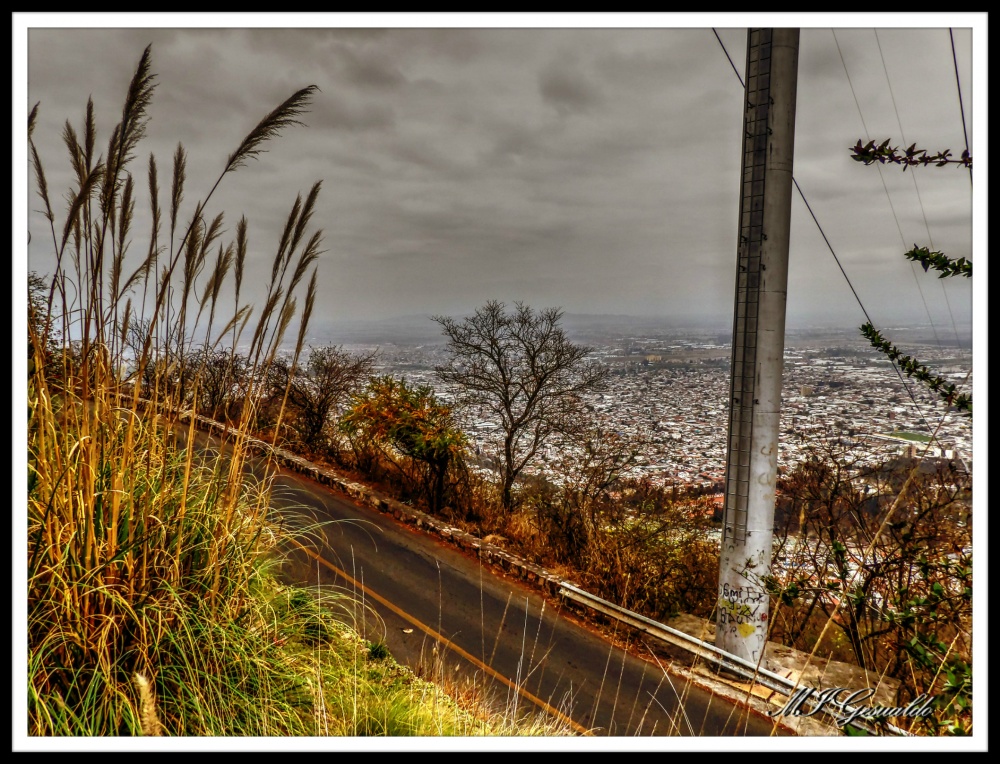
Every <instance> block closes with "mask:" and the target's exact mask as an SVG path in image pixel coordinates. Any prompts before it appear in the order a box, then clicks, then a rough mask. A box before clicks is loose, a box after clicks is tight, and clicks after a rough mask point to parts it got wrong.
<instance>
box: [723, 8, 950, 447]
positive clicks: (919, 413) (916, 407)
mask: <svg viewBox="0 0 1000 764" xmlns="http://www.w3.org/2000/svg"><path fill="white" fill-rule="evenodd" d="M712 32H713V33H714V34H715V39H717V40H718V41H719V45H721V46H722V50H723V52H724V53H725V54H726V58H728V59H729V63H730V65H732V67H733V71H734V72H735V74H736V78H737V79H738V80H739V81H740V86H741V87H743V88H744V89H746V86H745V85H744V84H743V78H742V77H740V73H739V71H737V69H736V65H735V64H733V59H732V57H730V55H729V51H728V50H726V46H725V44H724V43H723V42H722V39H721V38H720V37H719V33H718V32H716V31H715V28H714V27H713V28H712ZM834 40H835V41H836V34H834ZM837 50H838V51H839V50H840V45H839V44H838V45H837ZM841 61H842V62H843V56H841ZM844 69H845V71H846V69H847V67H846V65H845V67H844ZM848 82H850V77H848ZM851 92H852V93H853V92H854V89H853V87H852V88H851ZM855 103H857V96H855ZM860 111H861V110H860V107H859V108H858V112H859V114H860ZM861 121H862V124H863V123H864V117H862V120H861ZM867 130H868V128H867V126H865V132H866V133H867ZM792 183H793V184H795V189H796V190H797V191H798V192H799V196H800V197H801V198H802V201H803V203H804V204H805V205H806V209H807V210H809V214H810V216H812V219H813V223H815V224H816V228H817V229H818V230H819V233H820V236H822V237H823V241H824V242H826V246H827V248H828V249H829V250H830V254H831V255H833V259H834V261H835V262H836V263H837V267H838V268H840V272H841V274H842V275H843V276H844V280H845V281H846V282H847V286H848V287H850V289H851V292H852V294H853V295H854V299H855V300H857V302H858V306H859V307H860V308H861V312H862V313H864V316H865V319H866V320H867V321H868V323H869V324H871V325H872V326H874V325H875V323H874V322H873V321H872V320H871V317H870V316H869V315H868V311H867V310H866V309H865V306H864V303H863V302H861V297H860V296H859V295H858V292H857V290H856V289H855V288H854V284H853V283H851V279H850V277H848V275H847V271H845V270H844V266H843V265H842V264H841V262H840V258H839V257H837V253H836V252H835V251H834V249H833V245H832V244H830V240H829V239H828V238H827V235H826V232H825V231H824V230H823V226H821V225H820V223H819V219H818V218H817V217H816V213H814V212H813V209H812V206H811V205H810V204H809V200H808V199H806V195H805V194H804V193H803V191H802V188H801V186H799V182H798V181H797V180H796V179H795V176H794V175H793V176H792ZM886 193H887V194H888V191H887V192H886ZM890 206H891V202H890ZM894 214H895V213H894ZM897 225H898V222H897ZM904 246H905V244H904ZM889 363H890V364H892V368H893V369H894V370H895V372H896V376H897V377H899V381H900V384H902V385H903V389H904V390H905V391H906V394H907V395H908V396H909V398H910V401H911V402H912V403H913V408H914V410H915V411H916V415H917V417H918V418H919V419H920V420H921V421H922V423H923V424H924V426H925V427H926V428H927V429H928V430H930V424H929V422H928V421H927V418H926V417H925V416H924V415H923V412H922V411H921V410H920V405H919V404H918V403H917V399H916V396H914V394H913V390H912V389H911V388H910V386H909V385H907V384H906V380H905V379H904V378H903V373H902V372H901V371H900V369H899V367H898V366H897V365H896V362H895V361H893V360H892V359H889Z"/></svg>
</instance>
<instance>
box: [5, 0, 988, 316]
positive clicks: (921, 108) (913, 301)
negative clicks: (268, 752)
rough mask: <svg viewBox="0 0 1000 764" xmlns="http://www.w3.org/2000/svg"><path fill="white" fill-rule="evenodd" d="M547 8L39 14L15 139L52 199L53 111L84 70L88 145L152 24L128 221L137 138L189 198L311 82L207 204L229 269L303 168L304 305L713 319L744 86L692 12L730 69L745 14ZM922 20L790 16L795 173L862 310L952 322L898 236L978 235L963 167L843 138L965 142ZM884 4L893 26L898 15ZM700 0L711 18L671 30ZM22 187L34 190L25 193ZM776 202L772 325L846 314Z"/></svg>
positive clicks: (797, 207) (280, 215)
mask: <svg viewBox="0 0 1000 764" xmlns="http://www.w3.org/2000/svg"><path fill="white" fill-rule="evenodd" d="M186 18H188V17H168V18H167V19H166V22H167V23H169V22H170V21H171V19H175V20H176V19H186ZM219 18H221V19H222V20H223V23H225V21H226V20H227V19H229V20H230V23H231V24H232V26H233V27H240V26H242V25H245V24H247V23H260V21H259V19H257V20H255V19H243V18H241V17H238V16H234V17H226V16H222V17H216V19H219ZM265 18H266V17H265ZM385 18H386V21H385V22H384V23H387V24H390V25H391V24H392V18H393V17H391V16H389V17H385ZM444 18H447V19H450V20H451V23H454V19H452V18H451V17H444ZM518 18H519V22H518V23H521V24H525V23H533V22H532V20H531V18H530V17H529V18H524V17H518ZM546 18H547V19H548V20H551V19H552V18H553V17H551V16H548V17H546ZM555 18H557V19H558V18H565V27H564V28H544V29H542V28H534V29H527V28H521V29H515V28H455V29H444V28H433V29H432V28H424V29H421V28H409V29H404V28H394V29H387V28H380V29H349V28H344V25H345V24H351V23H357V22H358V19H356V18H355V17H352V16H350V15H348V16H345V17H324V18H323V19H322V20H320V21H318V22H316V23H318V24H322V25H323V26H324V27H326V28H293V29H274V28H258V29H247V28H230V29H190V28H189V29H177V28H166V27H160V28H142V29H139V28H104V29H85V28H65V29H46V28H38V27H37V26H33V27H32V28H31V29H30V30H29V31H28V34H27V62H28V77H27V84H28V98H27V103H28V104H30V105H33V104H34V103H36V102H40V104H41V106H40V117H39V121H38V124H37V127H36V129H35V133H34V137H35V141H36V145H37V146H38V149H39V152H40V154H41V157H42V161H43V163H44V166H45V170H46V174H47V176H48V181H49V186H50V188H51V189H52V196H53V197H54V198H55V199H57V200H58V199H59V198H60V197H61V196H62V195H63V191H64V190H66V189H68V188H69V186H70V182H71V177H70V175H69V173H68V168H69V165H68V162H67V161H66V151H65V148H64V147H63V144H62V140H61V134H62V129H63V124H64V122H65V121H66V120H67V119H69V120H70V122H71V124H73V125H74V127H75V128H76V129H77V131H78V132H81V133H82V125H83V115H84V111H85V106H86V102H87V97H88V95H89V96H92V97H93V99H94V102H95V106H96V112H97V116H98V131H99V139H98V145H99V146H100V147H106V145H107V138H108V135H109V133H110V130H111V128H112V126H113V125H114V124H115V122H117V120H118V119H119V118H120V113H121V104H122V101H123V97H124V94H125V91H126V88H127V85H128V82H129V79H130V78H131V76H132V73H133V71H134V69H135V65H136V63H137V62H138V60H139V57H140V55H141V53H142V51H143V48H144V47H145V46H146V45H147V44H150V43H152V64H153V71H154V72H155V73H156V74H157V89H156V92H155V94H154V98H153V104H152V107H151V109H150V115H151V122H150V124H149V129H148V135H147V138H146V140H145V141H144V143H143V144H142V145H141V146H140V149H139V151H138V153H137V159H136V161H135V163H134V164H133V165H132V172H133V173H135V175H136V180H137V181H138V183H137V185H138V187H139V188H140V189H142V192H141V195H140V197H139V199H140V200H139V203H138V205H137V207H138V208H139V215H137V217H138V219H139V220H140V221H144V220H145V219H146V218H145V210H146V208H147V206H148V201H147V194H146V191H145V188H146V178H145V173H146V170H145V166H146V161H147V159H148V155H149V154H150V153H153V154H155V156H156V158H157V161H158V164H159V167H160V176H161V180H160V183H161V204H165V203H166V199H167V196H168V193H169V173H170V166H171V155H172V153H173V150H174V148H175V146H176V145H177V143H178V142H181V143H183V145H184V147H185V148H186V150H187V152H188V181H187V186H186V194H185V198H186V207H185V212H186V215H188V216H189V215H190V213H191V210H192V209H193V206H194V203H195V201H196V200H197V199H199V198H202V197H203V196H204V195H205V193H207V190H208V189H209V188H210V186H211V184H212V183H213V182H214V180H215V177H216V176H217V175H218V173H219V171H220V170H221V167H222V165H223V163H224V161H225V159H226V156H227V155H228V154H229V153H230V152H232V151H233V149H234V148H235V147H236V146H237V145H238V143H239V141H240V140H241V139H242V137H243V136H244V135H245V134H246V133H247V132H248V131H249V130H250V129H251V128H252V127H253V126H254V124H255V123H256V122H257V121H258V120H259V119H260V118H261V117H262V116H263V115H264V114H266V113H267V112H268V111H270V110H271V109H272V108H274V107H275V106H276V105H277V104H279V103H280V102H281V101H283V100H284V99H285V98H287V97H288V96H289V95H290V94H291V93H293V92H294V91H295V90H297V89H299V88H301V87H304V86H306V85H310V84H315V85H317V86H318V87H319V88H320V91H321V92H319V93H318V94H317V95H316V96H315V99H314V103H313V105H312V107H311V109H310V112H309V113H308V114H307V115H306V116H305V118H304V121H305V122H306V123H307V126H306V127H295V128H291V129H288V130H287V131H286V132H285V133H284V134H283V135H282V136H281V137H280V138H278V139H277V140H275V141H273V142H272V143H270V144H269V145H268V147H267V148H268V152H267V153H265V154H262V155H261V157H260V159H259V161H255V162H251V163H250V164H249V165H248V166H247V167H245V168H243V169H241V170H239V171H238V172H237V173H236V174H235V175H229V176H227V178H226V179H225V180H224V181H223V184H222V186H221V187H220V190H219V192H218V193H217V194H216V195H215V196H214V197H213V200H212V203H211V205H210V207H209V210H208V213H209V215H210V216H214V215H215V214H216V213H217V212H220V211H225V213H226V223H227V234H226V238H227V240H228V239H230V238H232V237H233V236H234V229H235V224H236V222H237V221H238V219H239V217H240V216H241V215H246V217H247V218H248V220H249V223H250V243H251V255H250V263H249V265H248V267H249V268H250V273H251V275H250V277H249V278H248V282H249V283H250V284H252V285H255V286H259V285H261V284H263V283H264V282H265V280H266V278H267V273H268V271H269V269H270V264H271V261H272V258H273V254H274V251H275V247H276V243H277V239H278V236H279V233H280V227H281V225H282V223H283V221H284V219H285V217H286V216H287V214H288V210H289V208H290V206H291V204H292V202H293V200H294V199H295V196H296V194H298V193H302V194H305V193H307V192H308V190H309V188H310V187H311V186H312V184H313V183H314V182H316V181H317V180H321V181H322V182H323V190H322V192H321V194H320V198H319V203H318V207H317V212H316V214H315V216H314V218H313V221H314V223H315V225H316V226H318V227H322V228H323V230H324V249H325V253H324V255H323V256H322V258H321V261H320V268H319V279H320V284H321V287H322V289H321V295H322V300H321V305H319V306H318V307H317V314H318V315H319V316H322V317H324V318H327V319H330V320H342V319H350V318H352V317H354V318H365V319H370V318H379V317H390V316H404V315H430V314H442V313H447V314H460V313H463V312H468V311H471V310H472V309H474V308H475V307H476V306H478V305H481V304H483V303H484V302H485V301H487V300H489V299H500V300H504V301H507V302H512V301H515V300H523V301H525V302H527V303H529V304H531V305H533V306H536V307H546V306H553V305H554V306H560V307H562V308H563V309H565V310H566V311H567V312H571V313H616V314H633V315H647V316H648V315H665V316H673V317H678V318H691V319H697V320H700V319H705V320H708V321H712V322H717V323H720V324H723V325H725V324H728V323H729V322H731V315H732V309H733V308H732V304H733V283H734V271H735V259H736V241H737V212H738V204H739V200H738V188H739V181H740V176H739V162H740V148H741V146H740V137H741V129H742V128H741V119H742V110H743V96H742V89H741V86H740V84H739V82H738V80H737V77H736V74H735V73H734V71H733V67H732V66H731V65H730V63H729V61H728V60H727V58H726V54H725V52H724V50H723V48H722V46H721V45H720V44H719V42H718V40H717V39H716V37H715V35H714V34H713V32H712V28H711V25H713V24H714V25H716V27H717V31H718V33H719V36H720V37H721V39H722V42H723V43H724V44H725V46H726V48H727V49H728V52H729V55H730V56H731V57H732V60H733V61H734V63H735V65H736V68H737V69H738V70H739V72H740V74H741V75H742V74H743V70H744V67H745V46H746V28H745V26H743V27H740V26H737V24H738V23H743V24H746V23H747V21H748V20H747V19H745V18H742V17H730V16H726V15H725V14H722V15H714V16H712V17H707V18H702V19H700V20H699V19H698V17H689V16H677V17H673V16H658V17H654V19H656V20H657V22H656V23H657V24H659V25H662V26H661V28H648V21H647V20H646V17H641V18H640V17H636V22H637V23H636V25H635V27H634V28H617V29H616V28H591V29H585V28H571V27H573V25H574V24H578V23H583V22H584V21H586V20H587V19H588V18H590V21H592V20H593V19H592V17H575V16H572V15H570V16H566V17H555ZM608 18H609V20H610V19H612V18H614V19H615V20H616V23H621V22H622V19H623V17H622V16H614V17H610V16H609V17H608ZM624 18H627V17H624ZM886 18H887V17H884V16H883V17H879V18H878V20H879V21H881V22H883V23H884V22H886ZM936 18H939V22H938V23H940V26H939V27H937V28H926V29H922V28H913V26H912V24H913V23H914V20H913V19H912V18H911V17H905V16H900V17H888V20H889V22H890V25H889V26H884V25H880V26H879V27H878V28H877V30H876V29H874V28H873V26H872V24H873V20H872V19H867V18H866V17H864V16H849V17H844V18H843V19H842V20H843V25H842V26H841V28H837V29H831V28H829V27H826V28H803V29H802V33H801V42H800V52H799V75H798V76H799V79H798V105H797V119H796V137H795V165H794V174H795V177H796V179H797V180H798V182H799V184H800V185H801V187H802V189H803V191H804V192H805V194H806V197H807V198H808V200H809V202H810V204H811V205H812V206H813V209H814V211H815V213H816V214H817V216H818V217H819V220H820V223H821V224H822V225H823V227H824V230H825V232H826V234H827V236H828V238H829V240H830V243H831V244H832V246H833V248H834V249H835V251H836V252H837V254H838V255H839V257H840V259H841V262H842V263H843V265H844V267H845V268H846V270H847V273H848V275H849V276H850V277H851V279H852V280H853V282H854V285H855V288H856V289H857V291H858V293H859V295H860V297H861V299H862V301H863V302H864V303H865V307H866V308H867V309H868V312H869V314H870V315H871V316H872V318H873V320H874V321H875V322H876V324H878V325H880V326H886V327H888V326H891V325H893V324H898V323H900V322H904V321H905V322H913V321H921V322H924V323H926V322H927V321H928V311H929V314H930V316H931V318H932V319H933V321H934V323H935V324H936V325H937V326H939V327H943V328H944V331H949V332H950V331H951V329H950V327H951V322H952V316H953V317H954V320H955V321H956V322H957V324H958V325H959V326H961V325H967V324H968V323H969V321H970V320H971V303H972V300H971V285H970V283H969V281H967V280H964V279H962V280H959V279H951V280H948V281H940V280H938V279H936V278H934V277H933V276H931V275H925V274H923V273H922V272H920V271H919V270H918V268H917V266H914V265H911V264H910V263H908V262H907V261H905V260H904V259H903V257H902V253H903V252H904V251H906V250H907V249H909V248H910V247H911V246H912V245H913V244H914V243H918V244H921V245H926V246H932V247H933V248H934V249H938V250H942V251H944V252H946V253H947V254H949V255H953V256H962V255H965V256H968V255H970V254H971V252H972V249H971V248H972V187H971V184H970V182H969V178H968V173H967V171H965V170H961V169H957V168H955V167H948V168H941V169H937V168H921V169H918V170H917V171H916V172H913V171H907V172H906V173H903V172H901V170H900V169H899V168H898V167H884V168H882V172H881V174H880V172H879V169H877V168H876V167H863V166H861V165H860V164H858V163H855V162H853V161H851V159H850V154H849V147H850V146H851V145H852V144H854V142H855V141H856V140H857V139H858V138H866V137H871V138H872V139H878V140H882V139H884V138H892V140H893V145H900V146H906V145H908V144H909V143H913V142H917V144H918V146H920V147H922V148H926V149H929V150H931V151H937V150H939V149H946V148H948V149H951V150H952V151H953V152H954V153H955V155H960V154H961V151H962V150H963V149H964V147H965V138H964V135H963V123H962V112H961V110H960V108H959V95H958V90H957V87H956V71H955V65H954V62H953V58H952V47H951V40H950V37H949V31H948V25H949V24H951V25H954V26H955V28H954V30H953V31H954V41H955V51H956V56H957V62H958V80H959V81H960V83H961V89H962V90H961V95H962V99H963V102H964V107H965V119H966V125H967V127H968V132H969V141H970V144H971V143H972V142H973V141H974V139H975V136H974V135H973V133H972V124H973V114H974V106H975V104H974V103H973V80H972V71H973V61H972V36H973V35H972V31H971V30H970V29H969V26H970V23H971V22H972V21H973V18H974V17H973V16H971V15H964V16H957V15H956V16H949V15H946V14H945V15H941V16H940V17H936ZM57 19H58V17H53V16H40V17H36V18H35V21H36V22H38V23H40V24H46V23H49V24H50V23H57ZM893 19H895V21H896V22H897V25H898V24H907V25H908V28H893V27H892V25H891V22H892V21H893ZM921 19H922V23H925V24H926V23H928V21H927V18H926V17H921ZM459 20H461V19H459ZM833 20H836V19H833ZM699 21H700V23H704V24H706V26H700V27H694V28H691V27H685V28H680V25H689V24H691V23H692V22H694V23H699ZM814 21H815V20H814V19H813V18H811V17H808V16H806V17H802V18H797V17H788V19H787V23H794V24H809V23H813V22H814ZM640 22H642V23H640ZM63 23H70V24H73V23H74V21H73V20H69V21H68V22H63ZM108 23H109V24H113V23H116V19H115V17H113V16H112V17H108ZM117 23H126V22H123V21H121V20H118V21H117ZM129 23H130V21H129ZM296 23H298V22H296ZM396 23H397V24H398V23H403V22H402V21H397V22H396ZM423 23H427V20H426V19H424V20H423ZM466 23H469V24H478V23H480V22H479V21H478V17H467V22H466ZM826 23H830V20H829V19H828V20H827V22H826ZM331 24H337V25H338V26H336V27H331V26H330V25H331ZM838 46H839V50H838ZM841 54H842V55H841ZM883 61H884V66H883ZM845 65H846V72H845ZM983 74H984V75H985V71H984V72H983ZM848 75H849V77H850V79H849V78H848ZM852 85H853V90H852ZM897 120H898V121H897ZM15 127H17V124H15ZM19 130H20V128H18V129H17V130H15V135H16V136H17V138H18V140H21V135H20V133H19ZM904 141H905V142H904ZM973 155H974V156H977V154H976V151H975V146H973ZM978 159H979V160H982V159H983V157H982V156H981V155H979V156H978ZM979 167H980V168H982V169H985V168H984V165H983V164H979ZM984 177H985V176H984V175H980V178H984ZM914 180H916V181H917V184H916V185H915V184H914ZM883 183H884V186H883ZM34 190H35V189H34V185H33V184H31V185H30V189H29V193H30V194H31V197H30V202H29V207H30V209H31V210H35V209H38V208H39V207H40V204H39V203H38V201H37V196H34ZM887 190H888V194H887ZM921 202H922V209H921V204H920V203H921ZM57 214H58V213H57ZM925 218H926V224H925ZM792 219H793V222H792V238H791V262H790V277H789V303H788V310H789V325H790V326H792V327H795V326H802V325H805V324H807V323H824V324H838V325H843V326H845V328H850V327H856V326H858V325H860V323H862V322H863V320H864V319H863V316H862V314H861V311H860V308H858V306H857V303H856V302H855V300H854V297H853V296H852V295H851V292H850V289H849V287H848V285H847V283H846V282H845V280H844V278H843V276H841V274H840V272H839V270H838V268H837V266H836V264H835V262H834V260H833V257H832V256H831V255H830V253H829V251H828V249H827V247H826V244H825V243H824V241H823V239H822V237H821V235H820V233H819V232H818V230H817V228H816V226H815V224H814V223H813V222H812V220H811V218H810V217H809V214H808V212H807V210H806V208H805V206H804V205H803V204H802V202H801V200H800V199H799V198H798V196H797V195H795V196H794V197H793V208H792ZM29 220H30V230H31V232H32V240H31V244H30V245H29V248H28V252H29V267H30V268H31V269H34V270H37V271H39V272H42V273H47V272H50V271H51V267H52V262H53V259H52V254H51V250H52V244H51V236H50V235H49V234H48V233H47V228H46V226H45V222H44V220H43V219H42V217H41V216H40V215H38V214H37V213H32V214H30V216H29ZM143 225H144V223H142V222H140V223H139V224H138V226H139V227H138V228H137V229H136V230H135V232H134V236H133V248H134V252H135V254H136V257H138V255H139V254H140V253H144V252H145V247H146V241H147V238H146V234H145V230H144V228H143ZM918 288H919V289H920V290H922V294H921V291H919V290H918ZM946 298H947V299H946ZM925 302H926V305H927V310H925V308H924V303H925ZM949 308H950V313H949Z"/></svg>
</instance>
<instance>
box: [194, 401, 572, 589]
mask: <svg viewBox="0 0 1000 764" xmlns="http://www.w3.org/2000/svg"><path fill="white" fill-rule="evenodd" d="M188 416H190V414H184V415H182V418H187V417H188ZM195 424H196V426H198V428H199V429H201V430H203V431H205V432H209V433H213V434H215V435H227V434H229V433H230V432H231V429H230V428H229V427H227V426H226V425H224V424H222V423H221V422H216V421H215V420H213V419H209V418H208V417H203V416H200V415H199V416H197V417H196V418H195ZM246 445H247V447H248V448H249V450H250V451H251V452H253V453H254V454H256V455H258V456H274V457H275V459H276V461H277V462H278V464H279V465H280V466H282V467H284V468H286V469H289V470H292V471H294V472H298V473H300V474H303V475H306V476H308V477H310V478H312V479H313V480H315V481H316V482H318V483H322V484H323V485H327V486H330V487H331V488H335V489H337V490H339V491H341V492H343V493H345V494H347V495H348V496H350V497H351V498H352V499H355V500H356V501H358V502H360V503H362V504H365V505H367V506H370V507H372V508H373V509H377V510H378V511H379V512H382V513H383V514H387V515H392V516H393V517H394V518H396V519H397V520H400V521H401V522H404V523H406V524H408V525H414V526H416V527H417V528H420V529H422V530H426V531H430V532H432V533H435V534H437V535H438V536H439V537H440V538H441V539H442V540H444V541H448V542H450V543H451V544H454V545H455V546H457V547H459V548H460V549H464V550H466V551H469V552H473V553H474V554H476V556H478V557H479V558H480V559H481V560H484V561H485V562H488V563H492V564H493V565H496V566H497V567H499V568H500V569H502V570H504V571H506V572H508V573H511V574H512V575H514V576H516V577H517V578H520V579H522V580H523V581H526V582H528V583H533V584H538V585H540V586H541V587H542V588H543V589H544V590H545V592H546V593H548V594H551V595H553V596H558V595H559V586H560V584H561V583H562V580H561V579H560V578H559V577H558V576H556V575H555V574H553V573H551V572H549V571H547V570H545V569H544V568H540V567H538V566H537V565H533V564H531V563H529V562H527V561H525V560H523V559H522V558H520V557H518V556H517V555H514V554H511V553H510V552H508V551H506V550H504V549H501V548H500V547H498V546H495V545H493V544H488V543H486V542H484V541H483V540H482V539H480V538H478V537H477V536H473V535H472V534H471V533H466V532H465V531H463V530H462V529H460V528H455V527H454V526H451V525H448V524H447V523H446V522H444V521H443V520H440V519H438V518H436V517H433V516H431V515H428V514H427V513H426V512H421V511H420V510H418V509H414V508H413V507H411V506H409V505H408V504H404V503H403V502H401V501H397V500H395V499H392V498H389V497H388V496H385V495H384V494H382V493H380V492H379V491H376V490H375V489H373V488H369V487H368V486H366V485H362V484H361V483H357V482H355V481H353V480H349V479H348V478H346V477H344V476H343V475H341V474H340V473H338V472H337V471H336V470H332V469H329V468H327V467H320V466H319V465H316V464H313V463H312V462H310V461H308V460H307V459H304V458H302V457H301V456H298V455H296V454H293V453H292V452H291V451H287V450H285V449H283V448H278V447H276V446H272V445H271V444H270V443H267V442H265V441H263V440H258V439H257V438H247V439H246Z"/></svg>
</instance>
